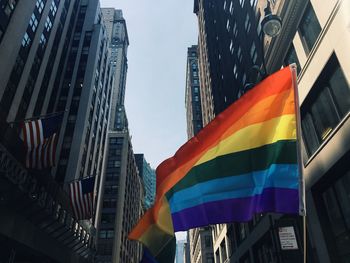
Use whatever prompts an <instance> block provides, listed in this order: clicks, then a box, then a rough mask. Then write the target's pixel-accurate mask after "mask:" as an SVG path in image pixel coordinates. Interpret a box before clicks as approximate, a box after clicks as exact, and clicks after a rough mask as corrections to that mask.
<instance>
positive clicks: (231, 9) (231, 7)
mask: <svg viewBox="0 0 350 263" xmlns="http://www.w3.org/2000/svg"><path fill="white" fill-rule="evenodd" d="M232 1H233V0H231V3H230V14H231V15H232V14H233V2H232Z"/></svg>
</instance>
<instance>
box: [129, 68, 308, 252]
mask: <svg viewBox="0 0 350 263" xmlns="http://www.w3.org/2000/svg"><path fill="white" fill-rule="evenodd" d="M296 91H297V87H296V81H295V69H294V68H293V67H286V68H284V69H282V70H280V71H278V72H277V73H275V74H273V75H271V76H269V77H268V78H266V79H264V80H263V81H262V82H261V83H259V84H258V85H256V86H255V88H254V89H252V90H250V91H249V92H247V93H246V94H245V95H244V96H242V97H241V98H240V99H239V100H237V101H236V102H234V103H233V104H232V105H231V106H230V107H229V108H227V109H226V110H225V111H224V112H222V113H221V114H220V115H218V116H217V117H216V118H215V119H214V120H213V121H212V122H211V123H209V124H208V125H207V126H206V127H205V128H204V129H203V130H202V131H201V132H199V133H198V134H197V136H195V137H194V138H192V139H191V140H189V141H188V142H187V143H186V144H184V145H183V146H182V147H181V148H180V149H179V150H178V151H177V152H176V154H175V155H174V156H173V157H171V158H169V159H167V160H165V161H164V162H163V163H161V164H160V165H159V166H158V168H157V171H156V173H157V189H156V202H155V204H154V206H153V207H152V209H151V210H150V211H151V212H150V213H151V215H147V213H146V215H145V216H144V217H143V218H142V219H141V220H140V221H139V223H138V224H137V226H136V227H135V228H134V229H133V231H132V232H131V233H130V235H129V238H131V239H134V240H140V241H141V242H143V243H144V244H145V245H146V246H152V244H151V242H154V241H153V240H152V239H153V237H154V235H156V234H159V231H158V232H157V233H154V234H153V236H152V233H151V228H152V227H153V228H154V226H155V225H156V226H157V228H159V229H161V230H162V231H163V233H164V234H165V233H166V234H171V233H174V232H176V231H184V230H188V229H191V228H195V227H201V226H206V225H210V224H219V223H230V222H246V221H249V220H251V219H252V217H253V216H254V214H256V213H264V212H276V213H286V214H298V213H299V211H300V210H299V209H301V206H302V202H300V200H302V199H303V197H300V196H299V195H300V194H301V193H302V191H299V189H300V186H301V184H300V182H301V174H300V169H299V164H298V163H299V160H298V150H297V145H298V141H297V134H299V132H298V127H297V117H298V114H297V113H298V109H299V108H298V103H297V99H296V98H297V95H296ZM302 208H303V207H302ZM147 217H148V218H147ZM150 218H151V219H152V220H150ZM158 249H159V250H161V247H159V248H158ZM154 251H155V249H152V252H153V253H157V251H156V252H154Z"/></svg>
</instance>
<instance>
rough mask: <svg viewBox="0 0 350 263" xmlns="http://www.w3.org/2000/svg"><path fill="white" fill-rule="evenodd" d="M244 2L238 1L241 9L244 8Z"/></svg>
mask: <svg viewBox="0 0 350 263" xmlns="http://www.w3.org/2000/svg"><path fill="white" fill-rule="evenodd" d="M244 2H245V0H239V4H240V5H241V7H242V8H243V6H244Z"/></svg>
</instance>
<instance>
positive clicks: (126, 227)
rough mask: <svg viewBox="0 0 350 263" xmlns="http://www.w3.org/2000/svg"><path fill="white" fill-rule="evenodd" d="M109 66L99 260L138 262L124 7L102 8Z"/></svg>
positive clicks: (137, 184) (137, 186) (138, 189)
mask: <svg viewBox="0 0 350 263" xmlns="http://www.w3.org/2000/svg"><path fill="white" fill-rule="evenodd" d="M102 13H103V20H104V21H105V24H106V28H107V34H108V39H109V43H108V49H109V50H110V53H111V58H110V65H111V66H112V69H111V70H112V71H113V72H114V75H113V80H111V85H112V86H113V93H112V103H111V112H110V116H109V126H108V135H107V143H106V156H107V157H106V160H105V162H104V165H103V169H102V171H103V172H102V180H101V185H100V188H99V192H100V195H99V202H98V206H97V212H96V217H97V219H96V222H97V232H98V240H97V256H96V260H97V262H105V263H107V262H110V263H112V262H113V263H118V262H135V263H136V262H139V261H140V259H141V255H142V248H141V245H140V244H139V243H138V242H134V241H130V240H128V238H127V237H128V234H129V232H130V231H131V230H132V228H133V227H134V225H135V224H136V223H137V222H138V220H139V218H140V217H141V214H142V211H143V210H142V198H143V185H142V181H141V179H140V177H139V173H138V170H137V166H136V161H135V157H134V153H133V149H132V145H131V138H130V135H129V131H128V121H127V117H126V112H125V108H124V97H125V81H126V70H127V57H126V56H127V48H128V45H129V39H128V34H127V28H126V22H125V20H124V18H123V13H122V11H121V10H115V9H113V8H103V9H102Z"/></svg>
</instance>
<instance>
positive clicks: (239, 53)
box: [237, 47, 243, 62]
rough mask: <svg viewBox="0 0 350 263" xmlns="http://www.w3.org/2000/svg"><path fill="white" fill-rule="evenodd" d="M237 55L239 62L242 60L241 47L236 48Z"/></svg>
mask: <svg viewBox="0 0 350 263" xmlns="http://www.w3.org/2000/svg"><path fill="white" fill-rule="evenodd" d="M237 57H238V60H239V62H242V59H243V55H242V49H241V47H239V48H238V51H237Z"/></svg>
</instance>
